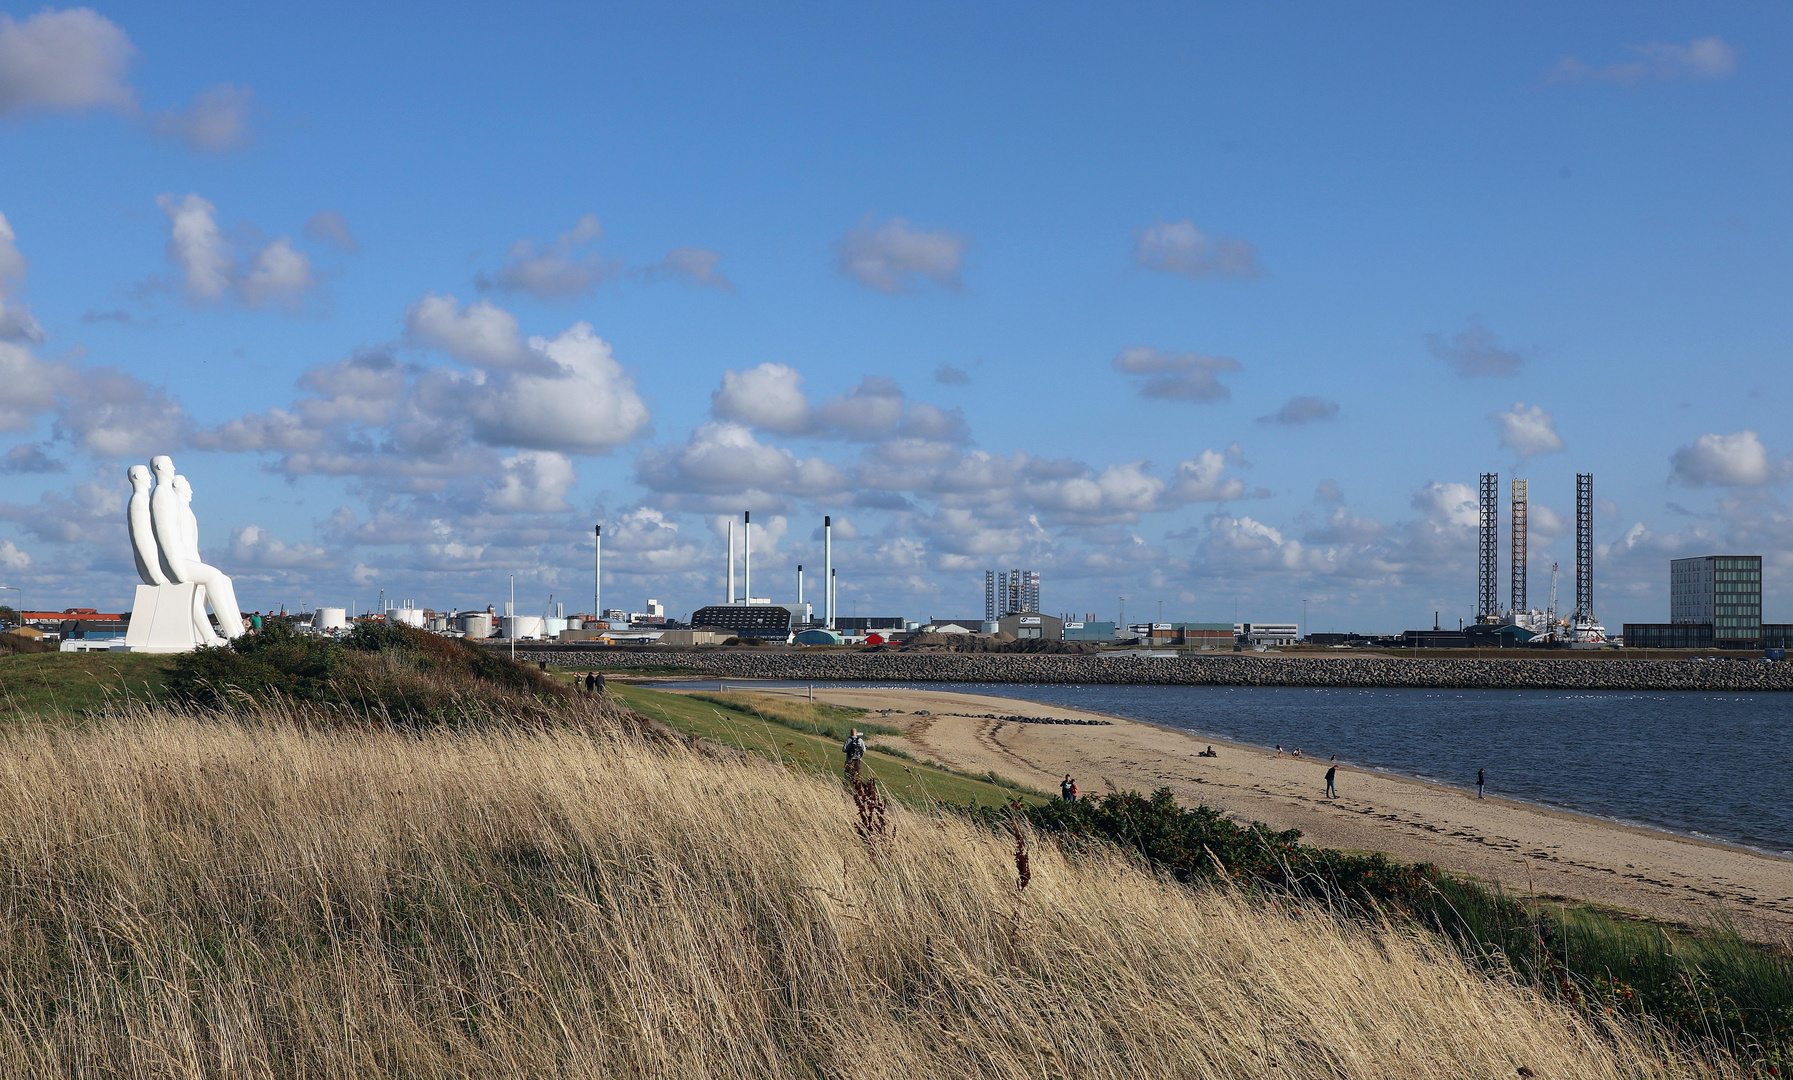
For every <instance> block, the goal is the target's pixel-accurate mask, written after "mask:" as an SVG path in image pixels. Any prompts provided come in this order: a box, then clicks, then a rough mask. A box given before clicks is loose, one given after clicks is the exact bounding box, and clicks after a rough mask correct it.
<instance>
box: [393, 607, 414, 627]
mask: <svg viewBox="0 0 1793 1080" xmlns="http://www.w3.org/2000/svg"><path fill="white" fill-rule="evenodd" d="M386 621H387V622H389V623H392V624H394V625H397V626H415V627H417V628H418V629H422V628H423V609H422V608H414V607H395V608H388V609H387V611H386Z"/></svg>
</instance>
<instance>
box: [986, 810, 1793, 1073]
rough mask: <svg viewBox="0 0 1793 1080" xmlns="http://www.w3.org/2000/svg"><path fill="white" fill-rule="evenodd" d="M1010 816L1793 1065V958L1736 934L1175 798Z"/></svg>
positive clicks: (1576, 1001)
mask: <svg viewBox="0 0 1793 1080" xmlns="http://www.w3.org/2000/svg"><path fill="white" fill-rule="evenodd" d="M1007 814H1009V815H1012V816H1013V817H1016V818H1019V819H1022V820H1025V821H1027V822H1028V823H1029V824H1031V825H1032V826H1034V827H1035V828H1037V829H1039V830H1040V831H1042V832H1044V833H1046V834H1048V835H1052V836H1054V837H1056V838H1058V839H1059V841H1060V842H1061V843H1062V844H1064V845H1066V846H1067V847H1068V848H1069V849H1070V850H1073V851H1081V850H1087V849H1088V848H1090V847H1091V846H1092V845H1096V846H1105V845H1112V846H1115V847H1118V848H1120V849H1122V850H1125V851H1129V852H1131V853H1133V854H1134V855H1135V856H1137V857H1139V858H1140V859H1142V860H1143V861H1144V862H1145V863H1146V864H1148V865H1150V866H1151V867H1153V868H1154V869H1156V870H1158V871H1161V872H1164V873H1168V874H1169V875H1171V876H1172V877H1174V878H1176V880H1178V881H1181V882H1185V883H1192V884H1195V883H1209V884H1213V883H1221V882H1224V883H1234V884H1246V885H1249V886H1250V887H1252V888H1254V889H1257V890H1261V891H1263V892H1264V893H1266V894H1267V895H1270V896H1286V897H1293V898H1296V899H1297V900H1298V901H1305V902H1309V903H1317V904H1320V905H1323V906H1325V907H1327V908H1330V909H1332V910H1334V911H1336V912H1338V913H1341V914H1345V915H1350V916H1353V917H1364V916H1369V917H1371V918H1378V919H1380V918H1396V919H1399V920H1401V921H1402V922H1405V923H1409V924H1417V925H1421V926H1428V927H1430V928H1432V929H1433V930H1435V931H1437V932H1439V933H1440V934H1442V935H1443V936H1445V937H1446V938H1448V939H1450V940H1452V941H1454V942H1455V943H1456V944H1457V946H1458V947H1459V948H1460V949H1461V950H1462V951H1463V952H1464V954H1465V955H1466V956H1469V957H1471V958H1473V959H1474V960H1475V961H1476V962H1477V963H1479V964H1481V965H1482V966H1484V967H1485V968H1486V969H1488V970H1490V971H1493V972H1511V973H1514V974H1516V975H1517V976H1519V977H1520V978H1522V979H1524V980H1525V981H1527V982H1528V983H1530V984H1531V985H1533V986H1536V987H1537V988H1539V990H1540V991H1541V992H1543V993H1546V994H1549V995H1551V996H1553V997H1555V998H1556V999H1558V1000H1560V1001H1562V1002H1564V1003H1565V1004H1568V1005H1570V1006H1573V1007H1576V1008H1581V1009H1584V1010H1588V1011H1592V1012H1602V1013H1611V1012H1614V1011H1618V1012H1631V1013H1635V1014H1638V1015H1645V1016H1648V1017H1650V1018H1651V1019H1652V1020H1654V1021H1656V1022H1658V1023H1660V1024H1662V1025H1664V1026H1665V1027H1666V1028H1668V1029H1669V1030H1672V1031H1674V1032H1675V1033H1676V1034H1677V1035H1680V1036H1682V1037H1684V1038H1687V1039H1691V1040H1696V1041H1706V1042H1710V1043H1712V1044H1713V1045H1717V1046H1722V1047H1724V1048H1725V1049H1726V1050H1727V1051H1729V1052H1733V1053H1735V1054H1737V1055H1738V1056H1739V1057H1741V1058H1742V1059H1744V1060H1746V1061H1749V1062H1751V1063H1753V1064H1754V1065H1756V1066H1758V1067H1760V1068H1761V1069H1762V1070H1764V1071H1765V1072H1766V1070H1768V1069H1771V1068H1772V1069H1778V1070H1781V1072H1786V1071H1788V1070H1789V1067H1793V957H1789V956H1787V955H1786V954H1785V953H1781V952H1773V951H1769V950H1767V949H1763V948H1761V947H1759V946H1756V945H1752V944H1750V943H1749V942H1746V941H1743V940H1742V939H1741V938H1739V937H1738V936H1737V935H1736V934H1735V933H1733V932H1728V931H1725V930H1722V929H1720V930H1716V931H1714V932H1711V933H1706V934H1690V933H1685V932H1679V931H1672V930H1670V929H1668V928H1666V927H1663V926H1660V925H1658V924H1654V923H1644V922H1637V921H1627V920H1623V919H1619V918H1615V917H1613V916H1610V915H1607V914H1604V913H1601V912H1598V911H1594V910H1590V909H1586V908H1572V907H1564V906H1561V905H1547V904H1527V903H1521V902H1519V901H1516V900H1514V899H1512V898H1510V897H1508V896H1506V895H1504V894H1503V893H1501V892H1500V891H1498V890H1494V889H1489V888H1486V887H1484V886H1482V885H1479V884H1477V883H1474V882H1469V881H1464V880H1461V879H1456V878H1452V877H1450V876H1448V875H1446V874H1443V873H1440V872H1439V870H1438V869H1437V868H1436V867H1434V866H1430V865H1427V864H1424V863H1421V864H1411V863H1401V862H1396V861H1394V860H1391V859H1389V858H1388V857H1387V856H1385V855H1382V854H1379V853H1374V852H1367V853H1366V852H1344V851H1335V850H1332V849H1329V848H1320V847H1313V846H1310V845H1306V844H1302V843H1300V839H1301V833H1300V832H1299V831H1298V830H1294V829H1290V830H1286V831H1278V830H1273V829H1271V828H1269V827H1268V826H1265V825H1263V824H1259V823H1253V824H1250V825H1240V824H1237V823H1235V822H1232V821H1228V820H1227V819H1226V818H1224V817H1223V816H1221V814H1220V813H1219V812H1218V811H1216V810H1214V809H1212V808H1210V807H1206V806H1196V807H1183V806H1178V805H1177V803H1176V800H1175V799H1174V798H1173V796H1172V794H1171V792H1170V790H1169V789H1168V788H1167V789H1163V790H1160V791H1157V792H1155V793H1153V794H1152V795H1150V796H1143V795H1140V794H1138V793H1136V792H1119V793H1116V794H1112V795H1107V796H1094V797H1085V798H1083V799H1080V800H1079V801H1078V802H1075V803H1066V802H1063V801H1053V802H1047V803H1042V804H1036V805H1027V804H1023V803H1020V802H1017V803H1015V804H1013V805H1011V806H1010V807H1008V808H1007ZM973 816H975V817H978V818H980V819H982V820H983V821H984V822H985V823H986V824H990V825H994V826H998V827H1000V826H1001V824H1002V822H1003V820H1004V814H1003V812H1001V811H992V810H989V809H980V810H977V811H974V812H973ZM1769 1075H1779V1073H1770V1074H1769Z"/></svg>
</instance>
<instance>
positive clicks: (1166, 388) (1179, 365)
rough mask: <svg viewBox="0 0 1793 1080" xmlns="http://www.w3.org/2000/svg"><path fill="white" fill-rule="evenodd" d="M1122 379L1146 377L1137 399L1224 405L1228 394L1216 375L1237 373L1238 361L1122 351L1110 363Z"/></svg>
mask: <svg viewBox="0 0 1793 1080" xmlns="http://www.w3.org/2000/svg"><path fill="white" fill-rule="evenodd" d="M1112 363H1113V367H1114V370H1116V371H1118V372H1120V373H1121V374H1123V375H1147V376H1150V378H1147V379H1144V380H1142V381H1141V382H1140V385H1139V396H1140V397H1149V398H1169V399H1172V400H1178V401H1224V400H1225V399H1227V398H1229V397H1231V396H1232V391H1231V390H1228V389H1227V388H1226V386H1225V385H1224V384H1223V383H1221V381H1220V378H1219V373H1220V372H1223V371H1238V370H1240V368H1239V361H1237V360H1234V359H1233V358H1231V357H1229V356H1204V355H1202V354H1201V353H1192V352H1165V351H1163V350H1160V349H1154V348H1150V347H1148V346H1145V345H1135V346H1133V347H1131V348H1127V349H1122V350H1121V351H1120V352H1119V353H1118V354H1117V355H1116V356H1115V358H1114V360H1113V362H1112Z"/></svg>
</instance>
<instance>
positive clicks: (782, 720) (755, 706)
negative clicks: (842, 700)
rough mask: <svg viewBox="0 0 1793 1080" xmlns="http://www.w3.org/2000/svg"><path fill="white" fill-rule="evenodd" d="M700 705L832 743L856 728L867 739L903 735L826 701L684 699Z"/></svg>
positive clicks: (742, 694)
mask: <svg viewBox="0 0 1793 1080" xmlns="http://www.w3.org/2000/svg"><path fill="white" fill-rule="evenodd" d="M684 696H686V697H690V698H696V699H698V700H699V701H712V702H715V703H716V704H718V705H723V706H726V707H728V708H730V709H733V710H734V711H736V712H740V713H746V714H747V715H748V716H755V717H758V718H759V719H761V720H770V721H772V722H773V723H774V724H782V725H784V726H785V727H788V728H790V729H791V730H792V731H806V732H808V733H809V734H811V735H826V736H827V737H828V738H830V739H840V740H845V739H846V737H847V735H848V734H849V733H851V732H852V731H853V730H854V729H855V728H857V729H858V730H860V731H861V732H863V733H865V734H867V735H901V734H902V733H903V729H902V728H898V727H892V726H891V725H889V724H879V723H876V722H873V721H867V720H866V719H864V717H865V715H866V711H865V710H864V709H854V708H849V707H847V706H845V705H830V704H828V703H827V702H825V701H804V700H802V699H800V698H791V697H776V696H774V695H772V694H753V693H748V692H746V691H742V690H721V691H715V692H712V691H708V690H699V691H688V692H686V694H685V695H684Z"/></svg>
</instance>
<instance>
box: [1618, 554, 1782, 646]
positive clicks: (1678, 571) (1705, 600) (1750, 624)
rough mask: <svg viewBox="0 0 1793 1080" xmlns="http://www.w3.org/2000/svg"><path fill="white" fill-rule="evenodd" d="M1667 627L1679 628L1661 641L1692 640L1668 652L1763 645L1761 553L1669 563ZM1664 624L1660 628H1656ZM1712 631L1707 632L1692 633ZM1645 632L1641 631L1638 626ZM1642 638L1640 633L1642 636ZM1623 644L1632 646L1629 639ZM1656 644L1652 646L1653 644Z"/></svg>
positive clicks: (1662, 634) (1665, 634) (1679, 560)
mask: <svg viewBox="0 0 1793 1080" xmlns="http://www.w3.org/2000/svg"><path fill="white" fill-rule="evenodd" d="M1669 624H1670V625H1672V626H1675V627H1677V628H1685V629H1678V630H1676V631H1674V632H1673V633H1672V634H1670V633H1668V632H1662V633H1661V634H1660V636H1662V637H1665V638H1666V637H1671V636H1672V637H1675V638H1679V639H1682V640H1685V641H1687V642H1688V644H1680V642H1679V641H1677V643H1676V644H1675V645H1668V644H1667V643H1666V642H1664V644H1663V645H1662V646H1658V647H1668V648H1675V647H1680V648H1689V647H1692V648H1700V647H1702V645H1693V644H1692V640H1693V639H1694V638H1700V639H1702V642H1703V645H1710V646H1716V647H1718V648H1720V649H1753V648H1757V647H1759V646H1760V645H1761V643H1762V557H1761V556H1760V555H1703V556H1700V557H1699V558H1695V559H1675V560H1673V561H1672V562H1670V563H1669ZM1658 625H1660V624H1658ZM1696 627H1709V628H1710V630H1709V631H1702V630H1698V629H1694V628H1696ZM1639 630H1640V631H1642V630H1643V627H1641V626H1640V627H1639ZM1708 633H1709V635H1710V636H1708ZM1642 636H1644V635H1643V634H1641V633H1640V635H1639V637H1642ZM1625 644H1627V645H1633V644H1636V645H1642V644H1643V642H1642V641H1641V640H1640V641H1636V642H1634V641H1633V640H1632V638H1631V637H1630V635H1627V636H1626V639H1625ZM1652 644H1654V642H1652Z"/></svg>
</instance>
